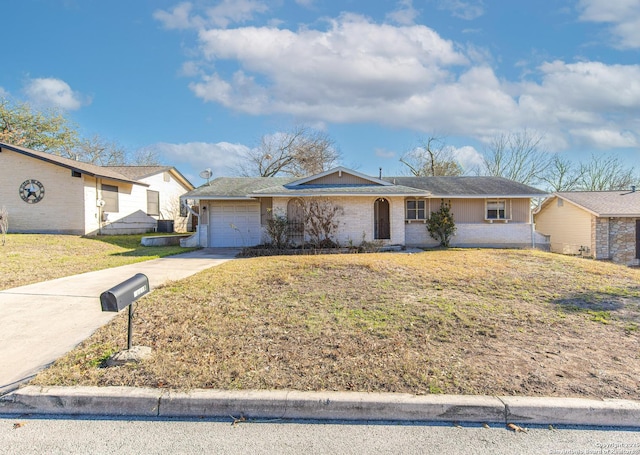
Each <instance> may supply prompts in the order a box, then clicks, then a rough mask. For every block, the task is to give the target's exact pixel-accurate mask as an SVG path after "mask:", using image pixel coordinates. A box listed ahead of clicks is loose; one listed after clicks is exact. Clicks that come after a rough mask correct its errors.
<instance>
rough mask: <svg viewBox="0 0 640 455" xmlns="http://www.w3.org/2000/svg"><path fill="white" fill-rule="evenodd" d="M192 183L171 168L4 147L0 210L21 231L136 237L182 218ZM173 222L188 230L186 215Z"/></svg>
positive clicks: (0, 163)
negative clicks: (93, 161) (98, 163)
mask: <svg viewBox="0 0 640 455" xmlns="http://www.w3.org/2000/svg"><path fill="white" fill-rule="evenodd" d="M193 188H194V187H193V185H192V184H191V183H189V181H188V180H187V179H186V178H184V177H183V176H182V174H180V172H178V171H177V170H176V169H175V168H173V167H169V166H151V167H149V166H142V167H136V166H132V167H129V166H124V167H117V168H116V167H105V166H96V165H93V164H88V163H83V162H80V161H74V160H71V159H67V158H62V157H59V156H56V155H52V154H49V153H44V152H38V151H35V150H30V149H27V148H24V147H17V146H14V145H9V144H4V143H0V206H5V207H6V208H7V211H8V213H9V230H10V232H17V233H59V234H79V235H96V234H133V233H144V232H151V231H154V230H156V229H157V226H158V220H159V219H166V218H167V217H170V216H171V217H173V216H175V215H176V214H177V215H180V213H179V208H180V205H179V204H180V195H182V194H184V193H186V192H187V191H190V190H193ZM182 215H183V216H182V217H180V216H177V217H175V218H172V219H174V223H175V225H174V227H175V228H176V229H182V230H186V227H187V226H186V220H187V219H188V218H187V217H186V215H187V214H186V213H182Z"/></svg>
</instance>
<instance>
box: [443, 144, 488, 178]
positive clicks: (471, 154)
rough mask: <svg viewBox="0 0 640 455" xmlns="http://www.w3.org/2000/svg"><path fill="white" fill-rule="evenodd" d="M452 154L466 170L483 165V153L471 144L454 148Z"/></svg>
mask: <svg viewBox="0 0 640 455" xmlns="http://www.w3.org/2000/svg"><path fill="white" fill-rule="evenodd" d="M451 154H452V155H453V157H454V158H455V159H456V161H458V163H459V164H460V166H462V169H464V171H465V172H468V171H470V170H473V169H479V168H481V167H482V154H481V153H480V152H478V151H477V150H476V149H475V148H474V147H471V146H470V145H466V146H464V147H460V148H454V149H453V150H452V151H451Z"/></svg>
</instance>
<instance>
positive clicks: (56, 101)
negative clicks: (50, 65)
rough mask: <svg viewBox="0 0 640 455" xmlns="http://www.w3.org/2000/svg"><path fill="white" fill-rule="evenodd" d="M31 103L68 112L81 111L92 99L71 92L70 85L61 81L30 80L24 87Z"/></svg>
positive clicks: (51, 79) (49, 79) (47, 79)
mask: <svg viewBox="0 0 640 455" xmlns="http://www.w3.org/2000/svg"><path fill="white" fill-rule="evenodd" d="M24 92H25V94H26V95H27V97H28V98H29V101H30V102H31V103H33V104H35V105H37V106H47V107H55V108H60V109H64V110H68V111H74V110H77V109H80V107H82V106H83V105H86V104H89V103H90V101H91V100H90V99H88V98H86V97H84V96H82V95H81V94H80V93H78V92H74V91H73V90H71V87H70V86H69V84H67V83H66V82H64V81H63V80H60V79H54V78H36V79H30V80H29V81H28V82H27V84H26V85H25V87H24Z"/></svg>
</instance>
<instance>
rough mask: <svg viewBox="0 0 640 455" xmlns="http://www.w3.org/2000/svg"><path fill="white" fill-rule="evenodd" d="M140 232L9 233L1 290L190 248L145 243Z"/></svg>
mask: <svg viewBox="0 0 640 455" xmlns="http://www.w3.org/2000/svg"><path fill="white" fill-rule="evenodd" d="M141 237H142V236H141V235H109V236H99V237H81V236H77V235H49V234H47V235H44V234H8V235H7V241H6V244H5V245H4V246H2V245H0V270H2V273H1V274H0V290H3V289H9V288H13V287H17V286H23V285H26V284H31V283H37V282H40V281H47V280H52V279H54V278H62V277H64V276H69V275H76V274H78V273H84V272H91V271H93V270H101V269H107V268H110V267H117V266H119V265H126V264H132V263H134V262H141V261H148V260H149V259H156V258H159V257H163V256H168V255H171V254H176V253H183V252H186V251H190V250H192V249H193V248H190V249H186V248H180V247H179V246H169V247H146V246H142V245H140V238H141Z"/></svg>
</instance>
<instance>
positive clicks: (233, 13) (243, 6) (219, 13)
mask: <svg viewBox="0 0 640 455" xmlns="http://www.w3.org/2000/svg"><path fill="white" fill-rule="evenodd" d="M268 9H269V8H268V6H267V5H266V4H265V3H264V2H262V1H259V0H222V1H220V2H219V3H218V4H217V5H215V6H211V7H208V8H204V9H203V10H202V11H196V8H194V5H193V3H191V2H183V3H179V4H178V5H176V6H175V7H174V8H173V9H171V10H169V11H164V10H157V11H155V12H154V13H153V17H154V19H156V20H158V21H160V22H162V24H163V25H164V27H165V28H167V29H202V28H204V27H206V26H214V27H223V28H224V27H228V26H229V25H230V24H233V23H243V22H247V21H250V20H252V19H253V18H254V16H255V15H256V14H260V13H265V12H266V11H268Z"/></svg>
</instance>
